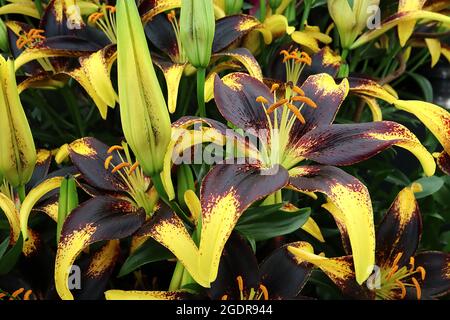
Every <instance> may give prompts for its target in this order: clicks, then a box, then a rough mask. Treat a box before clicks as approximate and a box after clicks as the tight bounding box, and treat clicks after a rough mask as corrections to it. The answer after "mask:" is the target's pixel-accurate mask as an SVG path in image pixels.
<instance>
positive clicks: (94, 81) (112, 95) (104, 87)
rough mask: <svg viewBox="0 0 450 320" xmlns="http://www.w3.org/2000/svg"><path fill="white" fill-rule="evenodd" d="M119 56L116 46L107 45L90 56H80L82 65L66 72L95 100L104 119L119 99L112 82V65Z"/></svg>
mask: <svg viewBox="0 0 450 320" xmlns="http://www.w3.org/2000/svg"><path fill="white" fill-rule="evenodd" d="M116 58H117V52H116V46H115V45H111V46H107V47H105V48H104V49H102V50H100V51H97V52H94V53H93V54H91V55H89V56H84V57H80V58H79V63H80V67H79V68H76V69H74V70H70V71H64V73H66V74H68V75H70V76H71V77H72V78H74V79H75V80H77V81H78V82H79V83H80V85H81V86H82V87H83V88H84V89H85V90H86V92H87V93H88V94H89V95H90V96H91V98H92V99H93V100H94V103H95V105H96V106H97V108H98V109H99V111H100V115H101V116H102V118H103V119H106V116H107V113H108V107H110V108H114V106H115V104H116V101H118V100H119V98H118V96H117V94H116V91H115V90H114V87H113V85H112V83H111V78H110V75H111V67H112V65H113V63H114V61H115V60H116Z"/></svg>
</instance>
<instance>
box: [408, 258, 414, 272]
mask: <svg viewBox="0 0 450 320" xmlns="http://www.w3.org/2000/svg"><path fill="white" fill-rule="evenodd" d="M414 261H415V260H414V257H410V258H409V265H410V266H411V268H410V269H409V272H413V271H414Z"/></svg>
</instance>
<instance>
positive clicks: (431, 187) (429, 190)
mask: <svg viewBox="0 0 450 320" xmlns="http://www.w3.org/2000/svg"><path fill="white" fill-rule="evenodd" d="M415 182H416V183H420V185H421V186H422V189H423V190H422V191H421V192H418V193H416V194H415V196H416V199H422V198H425V197H428V196H429V195H432V194H433V193H435V192H438V191H439V190H440V189H441V188H442V186H443V185H444V180H442V179H441V178H440V177H435V176H433V177H424V178H420V179H419V180H416V181H415Z"/></svg>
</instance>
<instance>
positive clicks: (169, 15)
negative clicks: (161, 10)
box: [167, 10, 176, 22]
mask: <svg viewBox="0 0 450 320" xmlns="http://www.w3.org/2000/svg"><path fill="white" fill-rule="evenodd" d="M175 18H176V14H175V10H171V11H170V12H169V13H168V14H167V19H168V20H169V21H170V22H173V21H174V20H175Z"/></svg>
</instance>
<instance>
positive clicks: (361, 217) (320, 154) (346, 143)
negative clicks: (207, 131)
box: [178, 52, 436, 283]
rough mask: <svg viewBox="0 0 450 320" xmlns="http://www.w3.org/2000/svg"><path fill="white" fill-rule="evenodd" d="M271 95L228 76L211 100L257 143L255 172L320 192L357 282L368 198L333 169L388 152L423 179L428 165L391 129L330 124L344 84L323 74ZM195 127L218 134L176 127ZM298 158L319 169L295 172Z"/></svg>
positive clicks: (410, 138) (369, 224)
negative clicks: (348, 248)
mask: <svg viewBox="0 0 450 320" xmlns="http://www.w3.org/2000/svg"><path fill="white" fill-rule="evenodd" d="M305 58H306V56H305V57H303V59H305ZM289 59H291V57H290V56H289ZM292 59H293V61H294V60H295V61H297V60H301V59H302V55H301V54H299V53H298V52H296V53H295V59H294V57H292ZM306 59H307V58H306ZM307 60H308V61H309V59H307ZM300 63H305V62H300ZM277 89H278V86H277V85H274V86H273V87H272V88H268V87H267V86H266V85H264V84H263V83H262V82H260V81H259V80H257V79H255V78H252V77H251V76H249V75H246V74H242V73H233V74H230V75H227V76H225V77H224V78H223V79H220V78H219V77H216V80H215V95H214V96H215V100H216V104H217V107H218V109H219V111H220V112H221V114H222V116H223V117H224V118H225V119H226V120H227V121H229V122H230V123H232V124H233V125H234V126H235V127H237V128H240V129H242V130H244V132H250V133H251V134H252V135H253V136H256V137H257V138H258V139H259V142H261V143H260V146H259V147H258V146H255V145H253V144H252V143H251V142H250V143H249V145H251V146H250V147H248V149H249V150H253V151H252V152H253V157H254V158H256V159H258V160H259V166H260V167H262V168H265V169H266V170H268V172H271V171H270V170H273V171H275V172H276V168H284V169H286V170H289V175H290V180H289V187H291V188H293V189H295V190H297V191H300V192H319V193H323V194H325V195H326V196H327V197H328V198H329V199H330V200H331V201H333V202H334V203H336V205H337V206H338V207H340V208H342V211H343V212H345V216H344V217H335V219H336V220H337V221H338V222H339V223H343V224H345V225H347V226H348V228H347V230H348V233H349V234H350V239H351V243H352V250H353V253H354V257H355V264H356V266H357V267H356V269H357V275H358V276H357V278H358V281H359V282H360V283H362V282H363V281H364V280H365V279H366V278H367V277H368V276H369V274H370V272H371V267H372V265H373V260H374V247H375V240H374V232H373V217H372V207H371V202H370V196H369V194H368V191H367V189H366V187H365V186H364V185H363V184H362V183H361V182H360V181H358V180H357V179H356V178H354V177H352V176H350V175H348V174H347V173H345V172H344V171H342V170H340V169H338V168H336V167H334V166H345V165H350V164H353V163H357V162H361V161H363V160H366V159H368V158H370V157H372V156H374V155H375V154H378V153H379V152H381V151H382V150H385V149H387V148H389V147H391V146H399V147H402V148H405V149H407V150H409V151H410V152H412V153H413V154H414V155H415V156H416V157H417V158H418V159H419V160H420V162H421V164H422V166H423V168H424V171H425V173H426V174H427V175H433V174H434V171H435V167H436V165H435V163H434V160H433V158H432V156H431V155H430V154H429V153H428V152H427V151H426V149H425V148H424V147H423V146H422V145H421V144H420V142H419V140H418V139H417V138H416V137H415V135H414V134H412V133H411V132H410V131H409V130H408V129H407V128H405V127H404V126H402V125H400V124H398V123H395V122H389V121H381V122H376V123H363V124H348V125H338V124H332V122H333V120H334V117H335V115H336V113H337V111H338V110H339V107H340V106H341V104H342V102H343V101H344V99H345V97H346V96H347V93H348V90H349V84H348V82H347V80H343V81H342V83H341V84H339V85H338V84H336V83H335V82H334V80H333V78H332V77H331V76H330V75H328V74H319V75H314V76H310V77H309V78H308V79H307V80H306V81H305V82H304V83H303V85H302V86H301V87H297V86H292V87H290V88H289V89H288V90H286V93H285V94H284V96H282V97H278V96H277ZM202 121H203V123H205V124H206V125H207V126H210V127H213V128H215V129H216V130H218V131H219V132H223V130H224V129H223V128H222V127H220V126H217V125H216V122H214V121H212V120H208V119H205V120H202V119H195V118H186V119H183V118H182V119H181V120H180V121H179V122H178V125H179V126H181V127H184V128H187V127H189V126H191V125H193V124H194V123H196V122H197V123H199V122H202ZM356 145H357V146H358V147H355V146H356ZM254 150H256V153H255V151H254ZM305 159H308V160H312V161H314V162H317V163H319V164H321V165H304V166H297V165H298V164H299V163H300V162H302V161H303V160H305Z"/></svg>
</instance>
